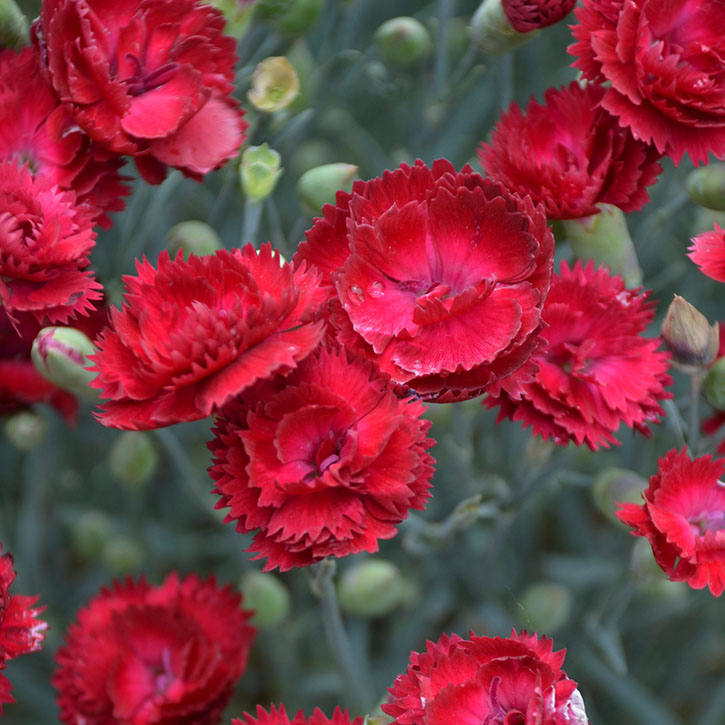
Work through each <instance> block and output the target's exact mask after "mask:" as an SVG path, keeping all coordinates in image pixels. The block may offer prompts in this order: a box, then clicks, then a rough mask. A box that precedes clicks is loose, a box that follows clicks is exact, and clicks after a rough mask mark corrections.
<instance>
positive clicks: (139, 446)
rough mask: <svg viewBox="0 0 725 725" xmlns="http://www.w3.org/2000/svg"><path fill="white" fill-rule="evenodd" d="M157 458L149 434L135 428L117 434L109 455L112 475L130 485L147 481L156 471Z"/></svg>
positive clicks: (141, 484)
mask: <svg viewBox="0 0 725 725" xmlns="http://www.w3.org/2000/svg"><path fill="white" fill-rule="evenodd" d="M158 462H159V458H158V455H157V453H156V449H155V448H154V446H153V443H152V442H151V436H150V435H149V434H148V433H143V432H141V431H137V430H130V431H124V432H123V433H121V434H119V436H118V437H117V438H116V440H115V441H113V445H112V446H111V452H110V455H109V467H110V469H111V474H112V475H113V477H114V478H115V479H116V480H118V481H120V482H121V483H125V484H127V485H129V486H132V487H137V486H138V487H140V486H143V485H144V484H145V483H147V482H148V481H149V480H150V479H151V478H152V477H153V475H154V474H155V473H156V468H157V466H158Z"/></svg>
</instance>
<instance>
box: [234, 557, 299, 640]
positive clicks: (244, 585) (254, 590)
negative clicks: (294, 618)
mask: <svg viewBox="0 0 725 725" xmlns="http://www.w3.org/2000/svg"><path fill="white" fill-rule="evenodd" d="M239 590H240V591H241V592H242V594H243V595H244V607H245V609H253V610H254V617H252V619H251V623H252V624H253V625H254V626H255V627H260V628H261V629H264V628H267V627H274V626H275V625H276V624H279V623H280V622H281V621H282V620H283V619H285V618H286V617H287V616H288V615H289V613H290V609H291V608H292V605H291V601H290V595H289V592H288V591H287V587H285V585H284V584H282V582H281V581H280V580H279V579H278V578H277V577H276V576H274V574H263V573H262V572H259V571H248V572H245V573H244V574H243V575H242V578H241V579H240V580H239Z"/></svg>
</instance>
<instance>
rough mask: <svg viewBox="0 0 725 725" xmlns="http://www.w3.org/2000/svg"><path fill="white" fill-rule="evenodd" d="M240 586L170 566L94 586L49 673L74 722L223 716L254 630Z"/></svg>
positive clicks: (123, 724)
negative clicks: (149, 579) (150, 580)
mask: <svg viewBox="0 0 725 725" xmlns="http://www.w3.org/2000/svg"><path fill="white" fill-rule="evenodd" d="M241 599H242V597H241V595H240V594H235V593H233V592H232V590H231V588H230V587H228V586H227V587H224V588H219V587H218V586H217V585H216V582H215V581H214V578H213V577H210V578H209V579H207V580H205V581H203V580H200V579H199V577H197V576H196V575H195V574H190V575H189V576H187V577H185V578H184V579H181V580H180V579H179V577H178V576H177V575H176V574H170V575H169V576H168V577H166V580H165V581H164V583H163V584H162V585H161V586H160V587H151V586H149V585H148V584H147V583H146V582H145V581H144V580H143V579H141V581H139V582H138V583H136V582H134V581H132V580H131V579H127V580H126V581H125V582H124V583H119V582H114V585H113V588H112V589H110V590H109V589H105V588H104V589H101V592H100V593H99V594H98V595H97V596H96V597H94V598H93V599H91V601H90V602H89V603H88V604H87V606H86V607H85V608H83V609H81V610H80V611H79V613H78V616H77V619H76V622H74V623H73V624H71V625H70V628H69V630H68V634H67V636H66V642H65V644H64V645H63V646H62V647H61V648H60V649H59V650H58V653H57V654H56V656H55V661H56V663H57V665H58V667H57V669H56V671H55V673H54V674H53V678H52V682H53V684H54V685H55V687H56V689H57V691H58V698H57V699H58V705H59V707H60V719H61V721H62V722H64V723H71V724H72V725H107V724H108V723H114V724H115V725H146V723H149V724H150V723H155V724H156V725H184V724H187V725H210V724H211V723H216V722H220V721H221V715H222V712H223V710H224V708H225V707H226V705H227V703H228V702H229V700H230V699H231V696H232V692H233V689H234V685H235V683H236V681H237V680H238V679H239V678H240V677H241V675H242V673H243V672H244V670H245V668H246V665H247V655H248V653H249V649H250V647H251V643H252V639H253V637H254V633H255V630H254V628H253V627H250V626H248V625H247V624H246V620H247V619H249V617H250V616H251V615H252V612H247V611H244V610H242V609H240V604H241Z"/></svg>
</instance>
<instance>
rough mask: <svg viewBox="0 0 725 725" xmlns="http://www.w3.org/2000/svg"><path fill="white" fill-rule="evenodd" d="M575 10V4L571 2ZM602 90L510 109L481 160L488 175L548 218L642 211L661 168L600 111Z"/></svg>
mask: <svg viewBox="0 0 725 725" xmlns="http://www.w3.org/2000/svg"><path fill="white" fill-rule="evenodd" d="M572 4H573V3H572ZM604 93H605V90H604V89H603V88H602V87H601V86H597V85H594V84H591V83H590V84H588V85H587V86H585V87H584V88H582V87H581V86H580V85H579V84H578V83H570V84H569V85H568V86H566V87H564V88H561V89H555V88H550V89H549V90H548V91H546V93H545V94H544V99H545V101H546V102H545V104H544V105H543V106H542V105H540V104H539V103H537V102H536V101H535V100H534V99H533V98H532V99H531V100H530V101H529V105H528V106H527V108H526V111H525V113H522V112H521V109H520V108H519V106H518V105H517V104H516V103H512V104H511V106H510V108H509V112H508V114H502V116H501V119H500V121H499V122H498V124H496V126H495V128H494V129H493V132H492V134H491V144H490V145H488V144H482V145H481V148H480V149H479V152H478V156H479V159H480V162H481V166H483V168H484V170H485V171H486V173H487V174H488V175H489V176H490V177H491V178H493V179H495V180H496V181H499V182H501V183H502V184H505V185H506V186H508V187H509V188H510V189H513V190H515V191H516V192H517V193H519V194H521V195H522V196H523V195H525V194H529V195H530V196H531V198H532V199H533V200H534V201H536V202H541V203H543V204H544V206H545V207H546V213H547V216H548V217H549V219H575V218H577V217H583V216H590V215H592V214H598V213H599V209H598V208H597V204H600V203H606V204H613V205H615V206H618V207H619V208H620V209H622V211H625V212H629V211H637V210H639V209H641V208H642V207H643V206H644V205H645V204H646V203H647V202H648V201H649V196H648V195H647V191H646V188H645V187H647V186H649V185H650V184H653V183H654V182H655V180H656V178H657V175H658V174H659V173H660V171H662V167H661V166H660V165H659V164H658V163H657V159H658V158H660V156H661V154H659V153H658V152H657V150H656V149H655V148H654V147H653V146H648V145H647V144H645V143H643V142H641V141H637V140H635V139H634V137H633V136H632V134H631V133H630V132H629V130H628V129H624V128H622V127H621V126H619V125H618V123H617V120H616V119H615V118H614V116H612V115H611V114H610V113H608V112H607V111H605V110H604V109H602V108H599V107H598V104H599V102H600V101H601V99H602V96H603V95H604Z"/></svg>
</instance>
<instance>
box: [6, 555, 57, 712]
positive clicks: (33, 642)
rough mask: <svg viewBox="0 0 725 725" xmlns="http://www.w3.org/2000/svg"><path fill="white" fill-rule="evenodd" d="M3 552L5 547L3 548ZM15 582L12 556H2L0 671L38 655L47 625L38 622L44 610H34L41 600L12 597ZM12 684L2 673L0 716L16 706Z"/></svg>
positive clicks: (40, 608)
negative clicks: (11, 662) (21, 657)
mask: <svg viewBox="0 0 725 725" xmlns="http://www.w3.org/2000/svg"><path fill="white" fill-rule="evenodd" d="M0 551H2V544H0ZM14 581H15V568H14V566H13V557H12V555H11V554H3V555H2V556H0V670H4V669H5V667H6V666H7V664H6V663H7V662H8V661H9V660H12V659H14V658H15V657H18V656H19V655H25V654H29V653H30V652H37V651H38V650H39V649H40V648H41V647H42V642H43V638H44V637H45V630H46V629H48V623H47V622H44V621H43V620H42V619H38V618H37V617H38V615H39V614H40V613H41V612H42V611H43V610H44V609H45V607H33V604H35V602H37V601H38V597H37V596H35V597H28V596H23V595H20V594H10V587H11V586H12V584H13V582H14ZM11 689H12V688H11V686H10V681H9V680H8V678H7V677H5V675H4V674H2V673H1V672H0V715H2V713H3V705H5V704H7V703H10V702H15V698H14V697H13V696H12V695H11V694H10V690H11Z"/></svg>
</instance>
